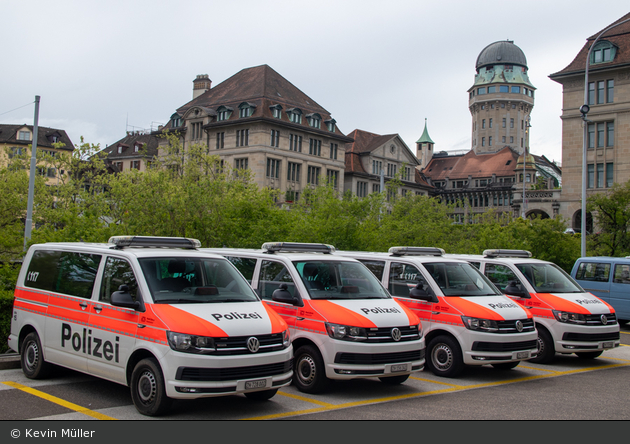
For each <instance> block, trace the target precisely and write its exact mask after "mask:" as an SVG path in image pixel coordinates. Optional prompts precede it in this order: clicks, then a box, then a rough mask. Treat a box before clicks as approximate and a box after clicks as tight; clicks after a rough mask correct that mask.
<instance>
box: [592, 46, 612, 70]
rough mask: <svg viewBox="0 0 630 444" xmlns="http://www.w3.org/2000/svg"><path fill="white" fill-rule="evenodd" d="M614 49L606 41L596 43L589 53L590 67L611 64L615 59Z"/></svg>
mask: <svg viewBox="0 0 630 444" xmlns="http://www.w3.org/2000/svg"><path fill="white" fill-rule="evenodd" d="M615 53H616V48H615V46H614V45H613V44H612V43H610V42H607V41H601V42H598V43H597V45H596V46H595V47H594V48H593V51H591V65H593V64H596V63H606V62H612V61H613V59H614V58H615Z"/></svg>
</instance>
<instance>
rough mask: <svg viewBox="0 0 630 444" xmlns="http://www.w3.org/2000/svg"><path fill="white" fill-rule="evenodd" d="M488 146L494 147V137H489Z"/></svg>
mask: <svg viewBox="0 0 630 444" xmlns="http://www.w3.org/2000/svg"><path fill="white" fill-rule="evenodd" d="M488 146H492V136H490V137H488Z"/></svg>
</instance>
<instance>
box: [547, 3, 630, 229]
mask: <svg viewBox="0 0 630 444" xmlns="http://www.w3.org/2000/svg"><path fill="white" fill-rule="evenodd" d="M628 19H630V14H626V15H625V16H623V17H621V18H620V19H619V20H617V21H615V22H613V23H611V25H610V26H612V25H614V24H616V23H621V22H623V21H625V20H628ZM610 26H607V27H606V28H604V29H603V30H601V31H599V32H597V33H596V34H594V35H592V36H590V37H588V38H587V40H586V43H585V44H584V46H583V47H582V49H581V50H580V52H579V53H578V54H577V55H576V56H575V58H574V59H573V61H572V62H571V63H570V64H569V65H568V66H567V67H566V68H564V69H563V70H561V71H558V72H556V73H554V74H551V75H550V76H549V78H551V80H554V81H556V82H558V83H560V84H561V85H562V100H563V104H562V116H561V118H562V170H563V184H562V195H561V200H562V204H563V205H562V216H564V217H565V218H567V219H569V220H570V221H571V224H572V227H573V229H574V230H578V231H579V230H580V228H581V221H582V219H581V214H582V211H581V207H582V170H583V165H582V156H583V146H584V141H585V140H586V148H587V150H586V151H587V159H586V171H587V178H586V194H587V197H588V196H591V195H593V194H594V193H599V192H605V191H606V190H607V189H609V188H610V187H612V186H613V184H614V183H625V182H627V181H628V180H630V21H629V22H626V23H624V24H621V25H619V26H614V27H612V28H611V29H610V30H609V31H607V32H606V33H605V34H603V35H602V36H601V37H600V38H599V40H598V41H597V43H596V44H595V46H594V47H593V48H592V50H591V47H592V45H593V43H594V42H595V40H596V39H597V37H598V36H599V35H600V34H601V33H602V31H604V30H605V29H608V28H609V27H610ZM589 50H591V51H590V58H589V56H588V55H589ZM587 59H588V60H587ZM587 61H588V67H589V68H588V71H589V78H588V85H587V88H588V92H587V104H588V105H589V107H590V110H589V112H588V114H587V121H586V122H584V120H583V118H582V114H581V112H580V107H581V106H582V105H583V104H584V100H585V73H586V63H587ZM584 125H586V135H585V132H584ZM590 221H591V218H590V217H588V216H587V230H588V231H591V230H592V226H591V223H590Z"/></svg>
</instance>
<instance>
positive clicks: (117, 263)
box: [98, 257, 138, 303]
mask: <svg viewBox="0 0 630 444" xmlns="http://www.w3.org/2000/svg"><path fill="white" fill-rule="evenodd" d="M121 285H126V286H127V287H129V293H130V294H131V297H132V299H133V300H134V301H135V300H136V297H137V294H138V283H137V282H136V276H135V275H134V274H133V270H132V269H131V265H130V264H129V262H127V261H126V260H124V259H120V258H117V257H108V258H107V261H106V262H105V271H104V272H103V282H101V293H100V295H99V298H98V300H99V301H103V302H108V303H109V301H110V299H111V296H112V293H113V292H115V291H118V288H119V287H120V286H121Z"/></svg>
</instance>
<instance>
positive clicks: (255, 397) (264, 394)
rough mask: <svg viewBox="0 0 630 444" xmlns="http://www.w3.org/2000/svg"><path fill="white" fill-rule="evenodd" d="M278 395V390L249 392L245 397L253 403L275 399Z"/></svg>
mask: <svg viewBox="0 0 630 444" xmlns="http://www.w3.org/2000/svg"><path fill="white" fill-rule="evenodd" d="M276 393H278V389H273V390H261V391H259V392H247V393H245V396H246V397H247V398H248V399H251V400H252V401H267V400H268V399H271V398H273V397H274V395H275V394H276Z"/></svg>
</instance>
